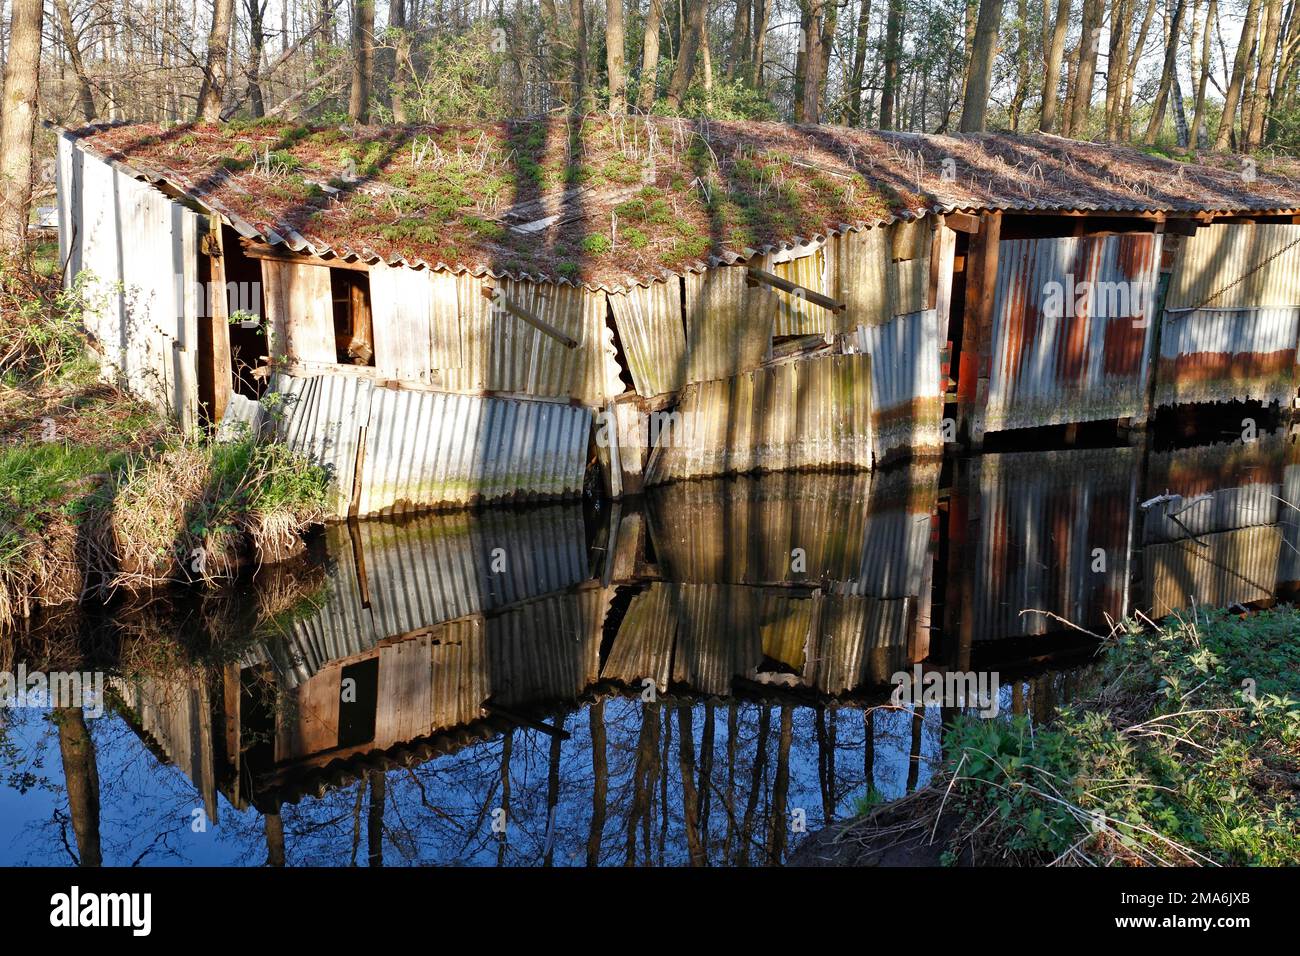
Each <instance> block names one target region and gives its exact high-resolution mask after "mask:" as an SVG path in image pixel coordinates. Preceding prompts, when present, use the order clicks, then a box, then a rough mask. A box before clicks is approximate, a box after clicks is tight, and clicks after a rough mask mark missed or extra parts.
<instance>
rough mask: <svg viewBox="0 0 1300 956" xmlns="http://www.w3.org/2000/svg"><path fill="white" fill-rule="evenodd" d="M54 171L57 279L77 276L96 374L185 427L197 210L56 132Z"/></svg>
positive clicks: (193, 336) (193, 403) (193, 390)
mask: <svg viewBox="0 0 1300 956" xmlns="http://www.w3.org/2000/svg"><path fill="white" fill-rule="evenodd" d="M58 168H59V188H60V189H61V190H62V194H61V195H60V197H59V198H60V206H61V213H60V215H61V216H65V217H66V219H67V222H68V231H67V232H66V233H65V232H62V231H61V233H60V237H59V241H60V249H61V251H62V253H63V255H64V256H65V260H64V261H66V262H67V267H66V269H65V270H64V282H65V284H68V285H71V284H72V283H73V282H75V281H77V278H78V276H80V277H81V278H82V281H83V282H84V283H85V285H84V287H83V293H84V296H85V299H86V301H87V302H88V303H89V307H88V308H87V310H86V312H85V315H84V322H85V326H86V331H87V332H88V333H89V337H90V339H91V345H92V347H93V348H94V350H95V352H96V353H97V355H98V357H99V361H100V364H101V374H102V375H103V377H104V378H105V379H106V380H110V381H114V382H115V383H117V384H119V385H121V386H122V387H124V388H125V389H126V390H127V391H129V392H130V393H131V394H133V395H135V396H136V397H138V398H140V399H142V400H144V401H147V402H150V403H152V404H153V405H155V406H156V407H157V408H159V409H160V410H163V411H166V412H168V413H170V414H172V415H173V416H175V417H176V418H177V419H178V420H179V421H180V423H181V424H182V426H184V427H186V428H190V427H194V426H195V425H197V423H198V377H197V368H196V360H197V355H198V348H199V341H198V322H199V317H200V315H201V314H202V313H203V312H205V310H206V308H205V307H206V302H205V298H206V296H205V294H204V292H203V290H202V289H201V288H200V287H199V285H198V279H199V276H198V264H199V237H200V235H201V234H202V231H203V229H204V225H203V224H202V223H201V222H200V217H199V215H198V214H197V213H195V212H194V211H192V210H191V209H189V208H187V207H185V206H182V205H180V204H179V203H175V202H172V201H171V200H170V199H169V198H167V197H166V196H165V195H163V194H162V193H161V192H159V191H158V190H156V189H154V188H152V187H151V186H150V185H148V184H147V183H142V182H139V181H138V180H136V179H134V178H132V177H131V176H129V175H127V174H126V173H124V172H122V171H121V170H120V169H118V168H117V167H115V166H113V165H111V164H110V163H107V162H105V161H103V160H100V159H98V158H96V157H94V156H90V155H87V154H86V153H85V152H84V151H82V150H80V149H78V148H77V147H76V146H75V145H74V143H73V141H72V140H71V139H69V138H68V137H67V135H66V134H65V135H63V136H61V137H60V144H59V163H58ZM64 207H66V208H64Z"/></svg>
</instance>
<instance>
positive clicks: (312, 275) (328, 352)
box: [262, 259, 338, 363]
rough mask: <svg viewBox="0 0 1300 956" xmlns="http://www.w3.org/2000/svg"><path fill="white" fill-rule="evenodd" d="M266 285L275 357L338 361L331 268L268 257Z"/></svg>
mask: <svg viewBox="0 0 1300 956" xmlns="http://www.w3.org/2000/svg"><path fill="white" fill-rule="evenodd" d="M262 284H263V286H264V287H265V294H264V299H265V302H266V312H267V315H266V324H267V328H268V330H269V332H270V341H269V342H268V343H267V347H268V348H269V349H270V350H271V357H272V358H276V359H285V360H287V361H289V362H324V363H333V362H337V361H338V345H337V344H336V341H335V337H334V297H333V293H332V292H331V290H330V270H329V268H328V267H327V266H318V265H308V264H303V263H297V262H282V261H279V260H275V259H264V260H263V261H262Z"/></svg>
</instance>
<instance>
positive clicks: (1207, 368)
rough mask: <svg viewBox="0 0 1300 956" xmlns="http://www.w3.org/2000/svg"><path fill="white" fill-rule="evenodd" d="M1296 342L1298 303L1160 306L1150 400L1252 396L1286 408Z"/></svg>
mask: <svg viewBox="0 0 1300 956" xmlns="http://www.w3.org/2000/svg"><path fill="white" fill-rule="evenodd" d="M1221 274H1222V273H1221ZM1297 340H1300V306H1292V307H1288V308H1240V309H1198V310H1196V311H1191V312H1175V311H1169V310H1166V311H1165V314H1164V318H1163V320H1162V325H1161V329H1160V362H1159V365H1158V367H1157V371H1156V403H1157V404H1159V405H1183V404H1193V403H1196V402H1230V401H1249V400H1252V399H1253V400H1255V401H1262V402H1280V403H1281V404H1282V406H1283V407H1284V408H1290V407H1291V400H1292V399H1293V398H1295V394H1296V384H1297V375H1296V364H1297V363H1296V359H1297V356H1296V344H1297Z"/></svg>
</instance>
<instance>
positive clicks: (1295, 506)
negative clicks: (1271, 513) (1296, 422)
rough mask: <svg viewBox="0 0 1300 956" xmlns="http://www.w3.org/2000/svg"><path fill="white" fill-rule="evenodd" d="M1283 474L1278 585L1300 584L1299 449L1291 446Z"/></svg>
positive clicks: (1280, 504)
mask: <svg viewBox="0 0 1300 956" xmlns="http://www.w3.org/2000/svg"><path fill="white" fill-rule="evenodd" d="M1291 449H1292V450H1291V452H1290V454H1289V455H1288V460H1287V462H1286V467H1285V469H1283V472H1282V491H1281V497H1282V501H1281V502H1279V508H1278V517H1279V518H1280V525H1281V530H1282V548H1281V551H1280V554H1279V558H1278V583H1279V584H1282V583H1288V584H1289V583H1294V582H1300V463H1297V461H1296V458H1297V457H1300V455H1297V449H1296V446H1295V445H1292V446H1291Z"/></svg>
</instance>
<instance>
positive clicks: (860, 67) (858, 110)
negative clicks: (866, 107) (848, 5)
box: [849, 0, 871, 126]
mask: <svg viewBox="0 0 1300 956" xmlns="http://www.w3.org/2000/svg"><path fill="white" fill-rule="evenodd" d="M870 32H871V0H861V6H860V7H859V8H858V32H857V37H856V39H855V40H854V43H853V72H852V73H851V74H850V76H851V77H852V82H851V84H850V86H851V92H850V93H849V125H850V126H857V125H859V124H860V123H861V122H862V82H863V79H864V76H863V74H864V73H865V72H866V68H867V38H868V36H869V34H870Z"/></svg>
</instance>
